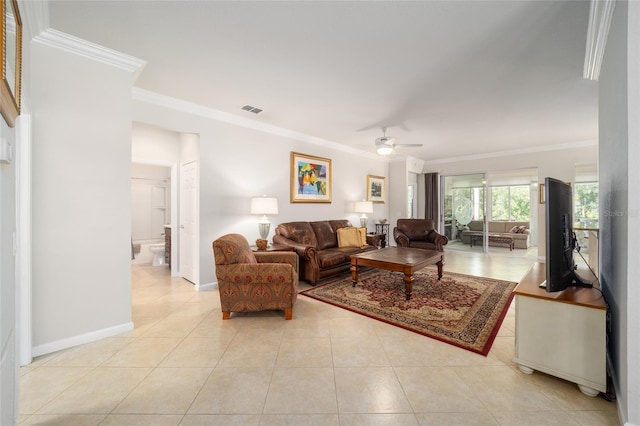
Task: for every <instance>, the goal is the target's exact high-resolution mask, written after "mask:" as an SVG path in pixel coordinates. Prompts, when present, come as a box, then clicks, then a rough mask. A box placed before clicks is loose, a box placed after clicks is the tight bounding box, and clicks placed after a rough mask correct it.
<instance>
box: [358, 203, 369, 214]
mask: <svg viewBox="0 0 640 426" xmlns="http://www.w3.org/2000/svg"><path fill="white" fill-rule="evenodd" d="M356 213H373V202H371V201H356Z"/></svg>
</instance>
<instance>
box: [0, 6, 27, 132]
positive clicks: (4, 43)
mask: <svg viewBox="0 0 640 426" xmlns="http://www.w3.org/2000/svg"><path fill="white" fill-rule="evenodd" d="M0 14H1V17H2V20H1V23H0V26H1V28H0V50H1V51H0V57H1V58H2V66H0V114H1V115H2V117H3V118H4V120H5V121H6V122H7V125H8V126H9V127H14V126H15V122H16V118H18V115H20V95H21V89H22V19H21V18H20V10H19V9H18V1H17V0H0ZM9 70H13V71H12V72H9Z"/></svg>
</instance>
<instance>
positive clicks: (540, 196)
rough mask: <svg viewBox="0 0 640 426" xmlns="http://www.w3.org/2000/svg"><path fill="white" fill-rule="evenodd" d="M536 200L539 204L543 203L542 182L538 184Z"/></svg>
mask: <svg viewBox="0 0 640 426" xmlns="http://www.w3.org/2000/svg"><path fill="white" fill-rule="evenodd" d="M538 202H539V203H540V204H544V203H545V199H544V183H541V184H540V185H538Z"/></svg>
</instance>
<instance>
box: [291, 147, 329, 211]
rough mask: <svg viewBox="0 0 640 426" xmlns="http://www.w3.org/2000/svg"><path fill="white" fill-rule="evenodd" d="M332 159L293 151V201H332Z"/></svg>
mask: <svg viewBox="0 0 640 426" xmlns="http://www.w3.org/2000/svg"><path fill="white" fill-rule="evenodd" d="M331 190H332V186H331V160H330V159H328V158H322V157H315V156H313V155H306V154H301V153H299V152H292V153H291V202H292V203H330V202H331Z"/></svg>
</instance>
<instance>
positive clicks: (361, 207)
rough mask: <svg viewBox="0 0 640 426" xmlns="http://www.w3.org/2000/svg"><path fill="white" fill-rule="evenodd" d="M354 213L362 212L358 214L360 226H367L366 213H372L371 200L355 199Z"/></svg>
mask: <svg viewBox="0 0 640 426" xmlns="http://www.w3.org/2000/svg"><path fill="white" fill-rule="evenodd" d="M355 210H356V213H362V216H360V226H362V227H363V228H366V227H367V213H373V202H371V201H356V209H355Z"/></svg>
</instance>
